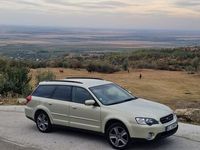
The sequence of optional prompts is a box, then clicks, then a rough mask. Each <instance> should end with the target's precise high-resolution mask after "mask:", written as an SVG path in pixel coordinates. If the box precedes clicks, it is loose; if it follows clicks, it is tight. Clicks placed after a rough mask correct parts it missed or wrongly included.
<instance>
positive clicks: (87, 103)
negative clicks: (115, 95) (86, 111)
mask: <svg viewBox="0 0 200 150" xmlns="http://www.w3.org/2000/svg"><path fill="white" fill-rule="evenodd" d="M94 104H95V101H94V100H92V99H91V100H86V101H85V105H87V106H92V105H94Z"/></svg>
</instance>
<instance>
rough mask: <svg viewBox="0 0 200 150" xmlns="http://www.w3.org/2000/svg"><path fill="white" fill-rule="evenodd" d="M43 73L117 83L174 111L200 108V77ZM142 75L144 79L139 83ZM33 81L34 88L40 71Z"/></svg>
mask: <svg viewBox="0 0 200 150" xmlns="http://www.w3.org/2000/svg"><path fill="white" fill-rule="evenodd" d="M40 70H41V71H45V70H50V71H52V72H54V73H55V75H56V78H57V79H63V78H66V77H70V76H87V77H100V78H103V79H106V80H110V81H113V82H116V83H118V84H119V85H121V86H123V87H125V88H127V89H128V90H130V91H132V92H133V93H134V94H135V95H136V96H138V97H143V98H146V99H151V100H153V101H157V102H161V103H164V104H167V105H169V106H170V107H172V108H173V109H175V108H188V107H198V108H200V76H199V75H189V74H187V73H186V72H179V71H174V72H171V71H160V70H146V69H143V70H131V71H130V73H127V72H123V71H121V72H117V73H114V74H102V73H88V72H87V71H86V70H71V69H64V73H60V72H59V68H45V69H40ZM140 73H142V76H143V78H142V79H141V80H140V79H139V74H140ZM31 74H32V77H33V80H32V84H33V85H34V84H35V79H34V77H35V75H36V74H37V70H31Z"/></svg>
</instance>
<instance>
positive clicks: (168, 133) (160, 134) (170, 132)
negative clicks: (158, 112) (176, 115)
mask: <svg viewBox="0 0 200 150" xmlns="http://www.w3.org/2000/svg"><path fill="white" fill-rule="evenodd" d="M177 130H178V126H177V127H176V128H174V129H172V130H170V131H165V132H162V133H158V134H157V135H156V137H155V139H162V138H166V137H169V136H171V135H173V134H175V133H176V131H177Z"/></svg>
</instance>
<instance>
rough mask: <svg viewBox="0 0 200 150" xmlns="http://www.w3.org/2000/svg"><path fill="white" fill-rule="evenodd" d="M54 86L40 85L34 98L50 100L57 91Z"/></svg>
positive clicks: (34, 93)
mask: <svg viewBox="0 0 200 150" xmlns="http://www.w3.org/2000/svg"><path fill="white" fill-rule="evenodd" d="M55 88H56V87H55V86H54V85H40V86H39V87H38V88H37V89H36V90H35V91H34V92H33V94H32V95H33V96H38V97H45V98H50V97H51V95H52V94H53V92H54V90H55Z"/></svg>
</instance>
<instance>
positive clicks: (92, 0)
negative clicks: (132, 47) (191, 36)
mask: <svg viewBox="0 0 200 150" xmlns="http://www.w3.org/2000/svg"><path fill="white" fill-rule="evenodd" d="M0 24H1V25H37V26H62V27H94V28H99V27H100V28H122V29H123V28H133V29H135V28H136V29H137V28H139V29H144V28H145V29H187V30H192V29H193V30H196V29H198V30H200V0H0Z"/></svg>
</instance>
